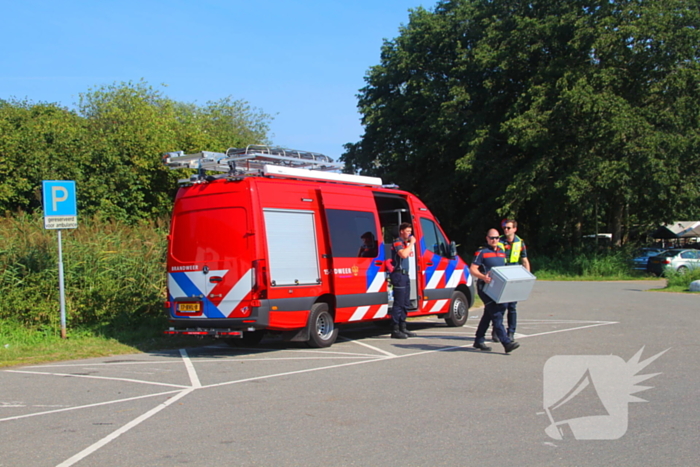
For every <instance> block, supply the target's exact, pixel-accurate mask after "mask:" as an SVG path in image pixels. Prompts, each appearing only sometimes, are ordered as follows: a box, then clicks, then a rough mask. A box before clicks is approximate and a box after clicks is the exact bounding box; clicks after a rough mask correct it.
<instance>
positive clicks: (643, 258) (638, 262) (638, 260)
mask: <svg viewBox="0 0 700 467" xmlns="http://www.w3.org/2000/svg"><path fill="white" fill-rule="evenodd" d="M664 251H666V250H664V249H663V248H640V249H638V250H637V251H635V252H634V257H633V258H632V267H633V268H634V269H636V270H639V271H646V270H647V262H648V261H649V258H650V257H652V256H656V255H660V254H661V253H663V252H664Z"/></svg>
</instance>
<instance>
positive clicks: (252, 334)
mask: <svg viewBox="0 0 700 467" xmlns="http://www.w3.org/2000/svg"><path fill="white" fill-rule="evenodd" d="M263 337H265V331H260V330H259V331H244V332H243V337H241V338H240V339H237V338H231V339H226V343H227V344H228V345H230V346H231V347H255V346H256V345H258V344H259V343H260V341H262V340H263Z"/></svg>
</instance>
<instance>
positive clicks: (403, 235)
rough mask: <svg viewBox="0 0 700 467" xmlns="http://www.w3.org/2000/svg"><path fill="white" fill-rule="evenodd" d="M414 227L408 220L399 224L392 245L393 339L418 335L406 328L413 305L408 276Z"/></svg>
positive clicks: (390, 276) (414, 241)
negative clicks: (397, 235) (396, 235)
mask: <svg viewBox="0 0 700 467" xmlns="http://www.w3.org/2000/svg"><path fill="white" fill-rule="evenodd" d="M412 234H413V227H412V226H411V224H409V223H408V222H404V223H402V224H401V225H400V226H399V238H397V239H396V240H395V241H394V243H393V245H392V246H391V259H392V265H393V267H394V270H393V271H391V272H390V274H389V278H390V279H391V284H392V285H393V290H394V305H393V306H392V307H391V319H392V329H391V337H392V338H393V339H406V338H407V337H416V333H414V332H410V331H409V330H408V329H407V328H406V314H407V313H408V308H409V307H410V306H411V298H410V297H411V282H410V279H409V277H408V269H409V257H410V256H411V254H412V253H413V245H415V243H416V238H415V237H414V236H413V235H412Z"/></svg>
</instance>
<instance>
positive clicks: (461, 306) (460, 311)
mask: <svg viewBox="0 0 700 467" xmlns="http://www.w3.org/2000/svg"><path fill="white" fill-rule="evenodd" d="M468 317H469V302H467V297H466V296H465V295H464V294H463V293H462V292H459V291H455V292H454V293H453V294H452V299H451V300H450V310H449V311H448V312H447V316H445V322H446V323H447V325H448V326H450V327H452V328H456V327H460V326H464V324H465V323H466V322H467V318H468Z"/></svg>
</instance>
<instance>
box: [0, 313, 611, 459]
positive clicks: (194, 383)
mask: <svg viewBox="0 0 700 467" xmlns="http://www.w3.org/2000/svg"><path fill="white" fill-rule="evenodd" d="M521 322H527V323H531V324H536V323H540V324H586V325H584V326H577V327H574V328H568V329H557V330H553V331H545V332H541V333H536V334H529V335H525V334H520V333H518V334H517V336H518V337H519V338H525V337H535V336H542V335H547V334H554V333H559V332H568V331H576V330H580V329H587V328H592V327H597V326H606V325H610V324H619V323H618V322H616V321H577V320H522V321H521ZM464 328H466V329H474V327H472V326H464ZM429 332H430V333H432V334H438V336H425V337H424V338H425V339H431V338H433V337H436V338H439V335H440V334H447V335H460V336H462V335H464V334H465V333H464V332H459V330H457V329H451V330H447V329H445V330H436V329H431V330H429ZM467 339H468V338H467ZM341 340H342V341H345V342H352V343H354V344H358V345H361V346H363V347H366V348H368V349H370V350H372V351H373V352H376V353H377V354H381V355H367V354H360V353H349V352H336V351H328V350H327V349H323V350H321V349H319V350H295V349H262V350H263V351H266V350H268V351H269V350H272V351H279V350H283V351H289V352H292V353H295V352H310V353H322V354H323V355H324V356H315V357H271V358H261V357H260V355H259V354H256V355H254V356H252V357H253V358H250V357H251V356H249V355H238V356H234V357H231V358H224V359H221V358H217V359H213V358H202V359H199V358H197V359H196V361H197V363H202V362H221V361H239V362H240V361H267V360H270V361H272V360H325V359H356V360H358V361H352V362H348V363H340V364H336V365H329V366H324V367H319V368H308V369H303V370H297V371H288V372H284V373H276V374H269V375H263V376H257V377H251V378H245V379H240V380H232V381H226V382H222V383H216V384H210V385H207V386H202V384H201V382H200V380H199V377H198V375H197V372H196V370H195V368H194V365H193V363H192V360H191V358H190V356H189V355H188V354H187V351H186V350H185V349H180V351H179V352H180V356H181V357H182V361H183V362H184V364H185V367H186V369H187V373H188V376H189V379H190V382H191V386H183V385H176V384H168V383H159V382H152V381H142V380H134V379H127V378H113V377H104V376H92V375H75V374H64V373H49V372H41V371H27V370H5V371H7V372H10V373H24V374H35V375H44V376H68V377H74V378H90V379H104V380H113V381H123V382H132V383H139V384H149V385H156V386H169V387H175V388H180V389H183V390H181V391H168V392H163V393H159V394H150V395H146V396H137V397H132V398H128V399H120V400H115V401H108V402H100V403H96V404H89V405H84V406H79V407H68V408H62V409H57V410H51V411H46V412H39V413H33V414H26V415H19V416H15V417H8V418H3V419H0V422H2V421H10V420H17V419H21V418H27V417H34V416H38V415H47V414H53V413H58V412H64V411H68V410H78V409H82V408H88V407H96V406H101V405H108V404H115V403H121V402H128V401H133V400H137V399H143V398H147V397H155V396H160V395H167V394H176V395H175V396H174V397H172V398H170V399H168V400H166V401H165V402H164V403H162V404H159V405H158V406H156V407H155V408H153V409H151V410H149V411H148V412H146V413H144V414H143V415H141V416H139V417H137V418H135V419H134V420H132V421H131V422H129V423H127V424H126V425H124V426H123V427H121V428H120V429H118V430H116V431H114V432H113V433H111V434H110V435H108V436H106V437H105V438H103V439H101V440H99V441H98V442H96V443H94V444H92V445H91V446H89V447H88V448H86V449H84V450H82V451H81V452H79V453H78V454H76V455H74V456H72V457H71V458H70V459H67V460H66V461H64V462H62V463H61V464H59V465H58V466H57V467H70V466H72V465H74V464H75V463H77V462H79V461H80V460H82V459H84V458H85V457H87V456H89V455H90V454H92V453H94V452H95V451H97V450H99V449H100V448H102V447H103V446H105V445H107V444H108V443H110V442H111V441H113V440H114V439H116V438H117V437H119V436H120V435H122V434H124V433H126V432H127V431H129V430H130V429H131V428H134V427H135V426H137V425H139V424H140V423H141V422H143V421H145V420H147V419H149V418H150V417H152V416H153V415H155V414H157V413H158V412H160V411H161V410H163V409H165V408H166V407H168V406H169V405H172V404H173V403H174V402H176V401H178V400H180V399H182V398H183V397H184V396H186V395H188V394H190V393H191V392H193V391H195V390H198V389H208V388H215V387H221V386H227V385H231V384H238V383H244V382H248V381H256V380H264V379H269V378H276V377H280V376H289V375H297V374H303V373H310V372H314V371H322V370H331V369H336V368H342V367H348V366H354V365H361V364H365V363H372V362H379V361H385V360H392V359H394V358H408V357H416V356H420V355H427V354H431V353H435V352H446V351H451V350H458V349H463V348H467V347H471V345H472V342H471V341H470V342H466V343H465V344H463V345H458V346H449V347H443V348H438V349H430V350H424V351H420V352H415V353H408V354H404V355H396V354H393V353H391V352H388V351H386V350H383V349H380V348H378V347H375V346H373V345H370V344H368V343H367V341H371V340H373V339H371V338H364V339H363V340H362V341H358V340H351V339H341ZM374 340H381V341H383V342H387V341H386V338H382V339H374ZM329 354H330V355H329ZM177 361H178V360H176V359H173V360H167V361H155V362H115V363H112V364H110V363H95V364H85V363H81V364H76V365H46V366H52V367H58V366H109V365H116V364H137V365H141V364H163V363H175V362H177ZM36 368H39V366H37V367H36Z"/></svg>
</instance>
